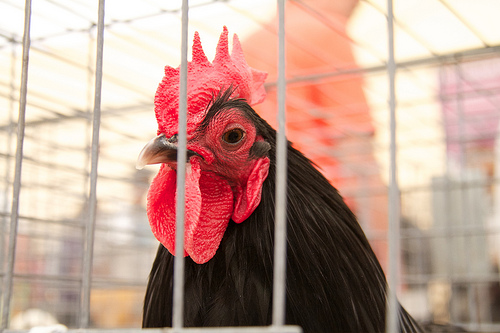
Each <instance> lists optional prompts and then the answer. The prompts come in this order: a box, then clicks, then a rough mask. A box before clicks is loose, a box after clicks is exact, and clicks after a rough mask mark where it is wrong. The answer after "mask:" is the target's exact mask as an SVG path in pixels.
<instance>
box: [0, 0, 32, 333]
mask: <svg viewBox="0 0 500 333" xmlns="http://www.w3.org/2000/svg"><path fill="white" fill-rule="evenodd" d="M30 30H31V0H26V2H25V5H24V34H23V59H22V60H23V67H22V72H21V88H20V99H19V120H18V123H17V147H16V166H15V173H14V184H13V190H12V210H11V215H10V233H9V247H8V258H7V269H6V274H5V277H4V286H3V292H4V293H3V303H2V325H1V329H2V331H3V330H5V329H6V328H7V327H8V326H9V319H10V310H11V309H10V302H11V298H12V289H13V282H14V281H13V275H14V261H15V258H16V243H17V242H16V241H17V229H18V225H19V197H20V194H21V173H22V164H23V147H24V130H25V120H26V99H27V95H28V67H29V66H28V64H29V50H30Z"/></svg>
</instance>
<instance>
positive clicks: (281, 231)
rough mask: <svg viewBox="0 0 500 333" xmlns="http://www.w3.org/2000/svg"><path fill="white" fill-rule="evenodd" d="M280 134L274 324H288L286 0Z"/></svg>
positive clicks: (281, 29) (281, 0)
mask: <svg viewBox="0 0 500 333" xmlns="http://www.w3.org/2000/svg"><path fill="white" fill-rule="evenodd" d="M278 17H279V21H278V48H279V51H278V133H277V144H276V208H275V209H276V212H275V216H276V220H275V231H274V279H273V326H281V325H284V324H285V300H286V198H287V194H286V191H287V188H286V181H287V140H286V133H285V121H286V118H285V109H286V105H285V96H286V78H285V69H286V66H285V0H278Z"/></svg>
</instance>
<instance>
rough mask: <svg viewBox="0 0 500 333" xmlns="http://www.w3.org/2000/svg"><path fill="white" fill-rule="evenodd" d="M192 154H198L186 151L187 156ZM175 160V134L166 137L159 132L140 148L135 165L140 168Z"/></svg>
mask: <svg viewBox="0 0 500 333" xmlns="http://www.w3.org/2000/svg"><path fill="white" fill-rule="evenodd" d="M193 155H198V154H197V153H195V152H194V151H191V150H188V151H187V158H188V160H189V158H190V157H191V156H193ZM176 162H177V135H174V136H172V137H171V138H168V139H167V138H166V137H165V134H160V135H158V136H157V137H156V138H154V139H152V140H151V141H149V142H148V143H147V144H146V145H145V146H144V148H142V150H141V153H140V154H139V157H138V158H137V162H136V165H135V167H136V168H137V169H139V170H140V169H142V168H144V167H145V166H146V165H149V164H158V163H176Z"/></svg>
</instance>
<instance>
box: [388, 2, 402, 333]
mask: <svg viewBox="0 0 500 333" xmlns="http://www.w3.org/2000/svg"><path fill="white" fill-rule="evenodd" d="M387 35H388V42H389V43H388V61H387V72H388V76H389V118H390V119H389V121H390V157H389V160H390V165H389V207H388V210H389V212H388V213H389V228H388V230H387V233H388V235H387V238H388V259H389V285H388V287H389V290H388V293H387V313H386V329H385V331H386V332H387V333H397V332H399V327H398V321H399V320H398V319H399V315H398V314H399V311H398V301H397V297H396V294H397V288H398V278H399V276H398V274H399V267H398V262H399V260H398V257H399V250H400V249H399V227H400V226H399V222H400V215H401V212H400V202H399V201H400V197H399V196H400V193H399V185H398V178H397V158H396V157H397V156H396V153H397V152H396V150H397V142H396V140H397V138H396V84H395V83H396V82H395V81H396V61H395V59H394V12H393V6H392V0H387Z"/></svg>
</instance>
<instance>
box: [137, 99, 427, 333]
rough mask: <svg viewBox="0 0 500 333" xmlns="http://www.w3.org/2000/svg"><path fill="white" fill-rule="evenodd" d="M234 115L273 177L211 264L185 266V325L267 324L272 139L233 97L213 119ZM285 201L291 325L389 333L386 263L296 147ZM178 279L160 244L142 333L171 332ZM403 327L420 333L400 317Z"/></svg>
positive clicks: (270, 132)
mask: <svg viewBox="0 0 500 333" xmlns="http://www.w3.org/2000/svg"><path fill="white" fill-rule="evenodd" d="M235 107H237V108H239V109H240V110H243V111H245V113H246V115H247V117H248V118H249V119H250V120H252V122H253V123H254V124H255V126H256V128H257V131H258V134H259V135H261V136H262V137H263V138H264V139H265V141H266V142H268V143H269V144H270V147H271V149H270V150H269V151H268V152H267V154H268V156H269V158H270V160H271V166H270V169H269V175H268V177H267V179H266V180H265V182H264V185H263V189H262V199H261V203H260V205H259V206H258V207H257V209H256V210H255V211H254V212H253V214H252V215H251V216H250V217H249V218H248V219H247V220H246V221H244V222H243V223H241V224H235V223H233V222H230V223H229V226H228V228H227V230H226V232H225V234H224V237H223V239H222V242H221V244H220V247H219V249H218V251H217V253H216V254H215V256H214V257H213V258H212V259H211V260H210V261H208V262H207V263H205V264H202V265H199V264H196V263H194V262H193V261H192V260H191V259H190V258H186V272H185V316H184V318H185V325H186V326H241V325H245V326H253V325H259V326H260V325H269V324H270V323H271V307H272V306H271V304H272V275H273V268H272V262H273V238H274V236H273V234H274V209H275V208H274V197H275V187H274V185H275V177H276V157H275V151H276V140H275V136H276V132H275V130H274V129H272V128H271V127H270V126H269V125H268V124H267V123H266V122H265V121H264V120H263V119H262V118H260V117H259V116H258V115H257V114H256V113H255V111H253V109H252V108H251V107H250V106H248V104H246V103H245V102H244V101H243V100H229V94H223V95H222V96H219V98H218V99H217V100H216V101H215V102H214V103H213V105H212V107H211V109H210V110H209V111H208V114H211V113H213V112H214V111H217V112H218V110H215V109H214V108H217V109H219V110H230V109H232V108H235ZM220 112H226V111H220ZM229 112H230V111H229ZM207 121H208V120H207ZM256 151H257V152H258V153H257V154H262V153H263V150H262V149H256ZM264 151H265V150H264ZM287 196H288V204H287V218H288V254H287V255H288V257H287V300H286V323H287V324H293V325H300V326H302V328H303V330H304V332H383V331H384V329H385V324H384V322H385V306H386V304H385V303H386V279H385V276H384V274H383V271H382V269H381V267H380V264H379V263H378V260H377V259H376V257H375V254H374V253H373V251H372V249H371V247H370V245H369V244H368V241H367V239H366V237H365V235H364V233H363V231H362V230H361V228H360V226H359V224H358V222H357V221H356V218H355V216H354V215H353V213H352V212H351V211H350V210H349V208H348V207H347V206H346V204H345V203H344V201H343V199H342V197H341V196H340V195H339V193H338V191H337V190H336V189H335V188H334V187H333V186H331V185H330V183H329V182H328V181H327V180H326V179H325V178H324V177H323V175H322V174H321V173H320V172H319V171H318V170H317V169H316V168H315V166H314V165H313V164H312V163H311V162H310V161H309V160H308V159H307V158H306V157H304V156H303V155H302V154H301V153H300V152H299V151H297V150H296V149H294V148H293V147H292V146H291V145H289V146H288V192H287ZM172 270H173V256H172V255H171V254H170V253H169V252H168V251H167V250H166V249H165V248H164V247H163V246H162V245H160V247H159V249H158V254H157V257H156V259H155V262H154V264H153V268H152V271H151V275H150V280H149V283H148V289H147V292H146V297H145V304H144V317H143V327H166V326H171V324H172V322H171V314H172V304H171V303H172ZM400 327H401V331H403V332H419V331H420V328H419V327H418V325H417V324H416V323H415V321H414V320H413V319H412V318H411V316H410V315H408V314H407V313H406V311H405V310H404V309H403V308H401V309H400Z"/></svg>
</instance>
